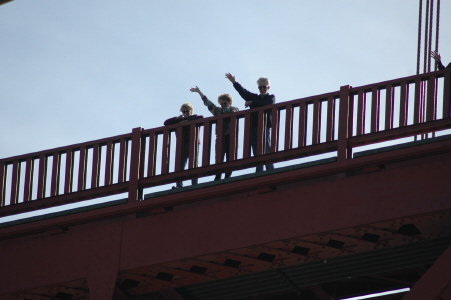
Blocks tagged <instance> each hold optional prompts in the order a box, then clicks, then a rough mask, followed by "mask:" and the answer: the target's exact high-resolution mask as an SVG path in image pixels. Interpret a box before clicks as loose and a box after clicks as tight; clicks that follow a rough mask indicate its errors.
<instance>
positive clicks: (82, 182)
mask: <svg viewBox="0 0 451 300" xmlns="http://www.w3.org/2000/svg"><path fill="white" fill-rule="evenodd" d="M87 165H88V157H87V151H86V147H85V146H82V147H80V157H79V162H78V188H77V191H78V192H80V191H84V190H85V189H86V172H87V171H86V167H87Z"/></svg>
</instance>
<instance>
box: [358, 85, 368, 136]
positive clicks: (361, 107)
mask: <svg viewBox="0 0 451 300" xmlns="http://www.w3.org/2000/svg"><path fill="white" fill-rule="evenodd" d="M356 117H357V120H356V121H357V122H356V126H357V128H356V135H362V134H364V133H365V117H366V93H365V91H364V90H363V89H360V90H359V93H358V98H357V114H356Z"/></svg>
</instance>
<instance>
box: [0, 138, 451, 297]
mask: <svg viewBox="0 0 451 300" xmlns="http://www.w3.org/2000/svg"><path fill="white" fill-rule="evenodd" d="M434 141H435V142H434ZM450 149H451V140H449V139H440V140H431V142H430V143H423V144H421V145H420V144H417V145H414V147H398V148H391V149H387V151H384V150H379V151H377V152H373V153H367V154H368V155H363V156H362V157H361V158H360V159H359V158H355V159H353V161H354V163H353V164H349V163H347V164H346V165H343V166H342V165H340V164H339V163H338V162H336V160H335V159H334V158H332V159H325V160H322V161H318V162H314V163H308V164H304V165H299V166H290V167H287V168H284V169H279V170H275V171H274V172H272V173H271V172H269V173H266V174H264V175H254V174H251V175H245V176H243V177H238V176H237V177H234V178H231V179H230V180H226V181H223V182H220V183H206V184H199V186H198V187H197V188H190V187H188V188H185V189H180V190H179V191H167V192H161V193H157V194H152V195H148V196H147V197H146V199H144V201H142V203H143V207H141V208H140V211H139V212H137V213H135V214H127V215H126V216H116V217H114V218H111V219H102V220H97V221H90V222H87V221H86V218H84V219H83V220H84V221H83V222H78V221H77V220H79V219H80V217H79V216H83V214H88V213H92V211H85V212H76V211H73V212H70V213H68V212H66V213H65V215H61V216H52V218H49V219H42V220H40V219H35V220H33V222H28V223H27V221H24V223H23V224H20V223H16V224H13V226H9V227H5V226H4V227H3V228H2V230H3V231H2V232H3V233H5V232H6V231H5V230H9V233H8V234H9V235H10V236H6V235H5V234H3V241H0V255H2V257H3V261H4V262H6V265H4V266H3V267H1V268H2V269H3V270H2V271H1V273H0V274H1V275H2V277H3V279H2V280H0V285H8V287H5V286H3V287H2V291H3V295H0V299H2V300H4V299H5V300H6V299H8V300H9V299H24V300H25V299H30V300H41V299H61V300H65V299H71V300H75V299H93V298H95V299H101V298H102V297H101V296H96V297H93V294H94V293H93V289H94V288H97V287H101V286H102V284H101V283H102V280H98V279H96V278H97V277H96V276H97V275H99V276H100V275H102V276H103V275H108V274H112V276H114V285H115V287H114V296H113V299H118V300H126V299H141V300H145V299H149V300H159V299H162V300H163V299H179V300H182V299H186V300H190V299H192V300H195V299H199V300H200V299H206V300H207V299H242V300H257V299H261V300H263V299H268V300H269V299H287V300H290V299H303V300H330V299H344V298H348V297H353V296H359V295H363V294H369V293H377V292H383V291H387V290H397V289H404V288H412V292H413V291H414V289H417V290H418V291H419V292H420V293H421V292H424V291H422V290H421V289H423V290H428V291H431V290H434V289H436V290H437V291H436V292H435V298H424V299H443V300H446V299H451V285H449V283H450V282H451V278H450V271H449V270H450V269H451V266H450V264H449V263H450V253H449V252H450V250H449V247H450V245H451V203H450V202H451V201H450V196H449V192H448V191H447V187H449V170H450V169H451V152H450ZM356 157H357V156H356ZM213 195H216V196H213ZM117 203H118V204H117V205H120V203H121V201H117ZM110 205H112V204H110ZM101 209H102V208H99V207H97V210H99V211H100V210H101ZM69 217H70V218H71V219H66V220H65V219H64V218H69ZM58 220H61V221H64V222H63V223H48V222H59V221H58ZM68 220H69V221H68ZM40 222H44V223H42V224H44V225H46V226H47V225H49V224H50V225H49V226H48V227H47V229H44V228H40V224H41V223H40ZM45 222H47V223H45ZM30 224H33V226H32V225H30ZM57 224H65V225H64V226H61V225H57ZM44 225H43V226H44ZM27 226H28V227H27ZM96 226H97V227H96ZM21 228H24V229H23V230H24V231H23V232H26V231H27V230H31V229H27V228H33V230H35V232H30V233H27V235H25V234H22V233H20V231H19V230H21ZM48 228H51V229H50V230H49V229H48ZM99 228H100V229H99ZM14 230H16V233H17V234H16V236H13V233H14ZM109 240H112V241H113V242H114V241H116V240H117V241H118V242H117V243H116V242H114V243H113V242H111V243H109ZM116 244H117V245H118V246H117V247H116V246H115V245H116ZM87 245H88V246H87ZM92 245H98V247H93V246H92ZM111 245H112V246H111ZM19 246H20V248H19ZM24 248H28V249H25V250H24ZM86 248H90V249H91V250H89V251H88V250H86ZM110 249H111V250H110ZM52 251H53V252H52ZM27 255H28V256H27ZM29 256H33V257H29ZM105 256H108V257H106V258H105ZM5 257H6V258H7V259H5ZM111 257H112V258H113V259H111ZM87 258H88V259H87ZM106 259H109V260H110V261H114V264H113V266H114V268H113V269H108V267H105V266H109V264H107V263H106V262H105V263H104V262H103V260H106ZM86 260H89V261H90V262H88V263H86ZM93 261H95V263H93ZM20 262H22V265H21V263H20ZM18 265H19V266H18ZM96 268H98V269H96ZM27 269H28V270H27ZM85 269H86V270H88V271H86V272H85ZM99 269H102V270H103V269H105V271H99V273H96V272H98V270H99ZM89 270H91V271H89ZM108 270H110V271H108ZM111 270H112V271H111ZM447 270H448V271H447ZM27 271H29V273H31V274H28V273H27ZM39 272H41V273H39ZM8 274H9V275H8ZM38 274H42V276H41V277H42V278H40V279H39V278H38V279H36V278H37V277H39V276H38ZM59 274H62V275H61V276H60V277H58V276H57V275H59ZM67 274H75V275H71V276H72V277H71V276H69V275H67ZM77 274H87V275H86V276H82V275H79V277H78V279H77V277H76V276H78V275H77ZM92 274H94V275H92ZM96 274H97V275H96ZM28 276H30V277H29V278H28ZM91 276H92V277H91ZM431 276H432V277H431ZM441 276H442V277H445V281H446V282H445V283H443V282H440V280H437V278H441ZM30 278H32V279H33V280H31V281H30V283H27V284H25V283H24V284H22V283H21V282H20V280H24V281H26V280H28V279H30ZM55 278H58V279H55ZM70 278H71V280H68V279H70ZM92 278H94V279H92ZM430 278H435V280H433V281H432V282H433V283H432V284H431V283H430ZM52 280H53V282H52ZM58 280H59V281H58ZM428 280H429V281H428ZM50 283H51V284H50ZM422 284H423V285H422ZM434 284H436V285H434ZM422 286H426V288H422ZM5 291H7V292H5ZM412 292H407V291H404V292H400V293H397V294H392V295H386V296H381V297H379V298H377V299H378V300H389V299H393V300H395V299H402V298H403V297H407V296H409V293H412ZM404 299H406V298H404ZM409 299H410V298H409ZM411 299H421V298H418V297H417V298H411Z"/></svg>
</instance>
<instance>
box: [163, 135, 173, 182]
mask: <svg viewBox="0 0 451 300" xmlns="http://www.w3.org/2000/svg"><path fill="white" fill-rule="evenodd" d="M161 146H162V154H163V155H162V157H161V174H167V173H168V172H169V158H170V152H169V149H170V147H171V133H170V132H169V130H168V129H165V130H164V131H163V145H161Z"/></svg>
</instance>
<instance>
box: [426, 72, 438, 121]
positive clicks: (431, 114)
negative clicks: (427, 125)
mask: <svg viewBox="0 0 451 300" xmlns="http://www.w3.org/2000/svg"><path fill="white" fill-rule="evenodd" d="M436 84H437V79H436V78H435V76H432V75H431V76H430V77H429V80H428V89H427V100H426V122H429V121H433V120H435V118H436V115H437V114H436V110H437V94H436V91H435V90H436V88H435V87H436Z"/></svg>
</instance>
